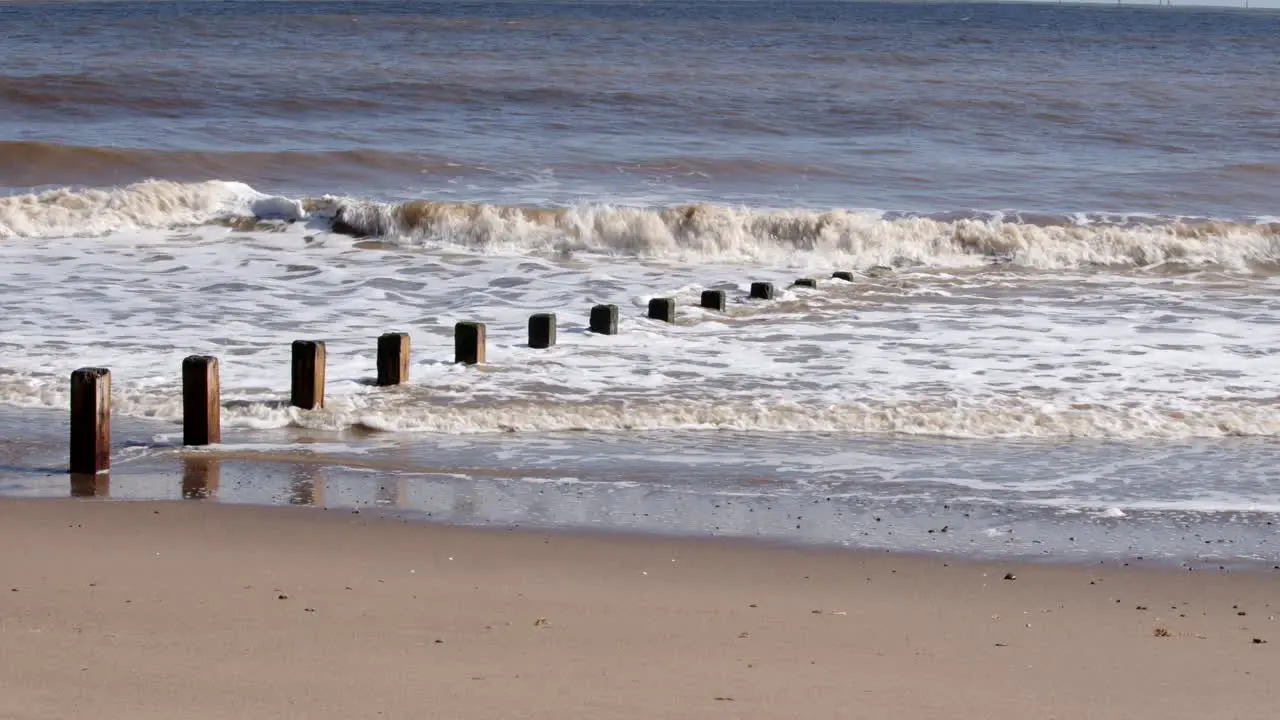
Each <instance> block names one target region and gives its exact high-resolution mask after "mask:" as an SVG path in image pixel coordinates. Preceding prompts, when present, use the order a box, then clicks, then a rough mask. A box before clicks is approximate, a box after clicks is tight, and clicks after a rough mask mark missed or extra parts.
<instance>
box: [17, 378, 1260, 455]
mask: <svg viewBox="0 0 1280 720" xmlns="http://www.w3.org/2000/svg"><path fill="white" fill-rule="evenodd" d="M68 401H69V396H68V395H67V391H66V390H65V388H64V387H63V386H62V385H61V384H59V385H56V386H54V385H50V384H44V383H32V382H27V381H9V382H0V403H5V404H10V405H16V406H21V407H46V408H63V407H66V404H67V402H68ZM112 411H113V412H114V413H121V414H124V415H131V416H135V417H147V418H153V419H158V420H165V421H170V422H174V423H181V421H182V399H181V392H180V391H178V390H177V389H171V390H168V389H166V390H161V389H158V388H156V389H148V390H143V389H130V388H125V387H119V388H115V389H113V391H112ZM222 422H223V425H224V427H228V428H250V429H257V430H263V429H272V428H284V427H297V428H307V429H313V430H345V429H349V428H360V429H363V430H367V431H373V432H408V433H439V434H448V435H470V434H492V433H548V432H582V431H590V432H606V433H609V432H637V431H639V432H646V431H666V430H716V431H740V432H771V433H788V432H804V433H842V434H843V433H850V434H870V435H911V436H925V437H946V438H963V439H996V438H1010V439H1012V438H1032V439H1035V438H1039V439H1071V438H1081V439H1101V440H1105V439H1112V440H1121V439H1125V440H1140V439H1160V440H1171V439H1193V438H1224V437H1280V408H1277V407H1275V406H1273V405H1271V404H1269V403H1263V402H1244V401H1236V402H1232V401H1226V400H1223V401H1214V402H1208V403H1204V404H1202V405H1200V406H1199V407H1184V408H1179V409H1175V408H1172V407H1166V406H1162V405H1159V404H1156V403H1150V404H1148V403H1141V404H1138V403H1118V404H1115V405H1103V404H1089V405H1053V404H1046V403H1031V402H1022V401H1018V400H1010V399H1000V400H996V399H994V398H992V399H989V400H988V401H987V402H974V403H966V404H956V403H947V402H938V401H936V400H906V401H874V400H869V401H866V402H858V403H847V404H839V405H825V404H813V403H797V402H776V401H775V402H744V401H741V400H729V399H720V400H712V399H705V400H704V399H670V400H661V401H658V400H630V401H606V400H582V401H574V402H563V401H545V400H512V401H504V402H466V401H459V402H449V403H443V404H442V403H422V402H418V401H416V400H412V401H406V400H405V399H404V398H403V397H402V396H399V395H396V394H379V393H372V394H364V393H358V394H350V395H335V396H332V397H329V398H327V400H326V406H325V408H324V409H322V410H300V409H298V408H293V407H287V406H286V405H285V404H284V403H283V402H282V401H281V400H280V399H279V398H273V399H260V400H244V399H241V400H231V401H225V402H224V407H223V410H222Z"/></svg>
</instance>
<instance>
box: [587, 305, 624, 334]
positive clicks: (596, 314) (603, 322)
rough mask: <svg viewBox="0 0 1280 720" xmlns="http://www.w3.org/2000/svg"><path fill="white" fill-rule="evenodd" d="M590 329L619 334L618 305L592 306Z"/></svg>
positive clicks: (597, 331) (602, 332)
mask: <svg viewBox="0 0 1280 720" xmlns="http://www.w3.org/2000/svg"><path fill="white" fill-rule="evenodd" d="M590 329H591V332H593V333H599V334H601V335H617V334H618V306H617V305H596V306H595V307H593V308H591V323H590Z"/></svg>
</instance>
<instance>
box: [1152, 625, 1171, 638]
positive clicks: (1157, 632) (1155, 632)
mask: <svg viewBox="0 0 1280 720" xmlns="http://www.w3.org/2000/svg"><path fill="white" fill-rule="evenodd" d="M1151 634H1152V635H1155V636H1156V637H1173V633H1171V632H1169V631H1168V630H1167V629H1165V628H1162V627H1158V628H1156V629H1155V630H1153V631H1152V632H1151Z"/></svg>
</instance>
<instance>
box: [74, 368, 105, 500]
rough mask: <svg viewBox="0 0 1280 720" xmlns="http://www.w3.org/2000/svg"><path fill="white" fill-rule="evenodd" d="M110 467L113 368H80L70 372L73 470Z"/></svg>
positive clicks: (83, 472)
mask: <svg viewBox="0 0 1280 720" xmlns="http://www.w3.org/2000/svg"><path fill="white" fill-rule="evenodd" d="M110 468H111V371H110V370H108V369H106V368H80V369H79V370H76V371H75V372H73V373H71V474H72V475H96V474H98V473H100V472H106V471H107V470H109V469H110Z"/></svg>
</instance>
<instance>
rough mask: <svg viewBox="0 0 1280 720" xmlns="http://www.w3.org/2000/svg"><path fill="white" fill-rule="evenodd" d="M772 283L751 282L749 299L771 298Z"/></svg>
mask: <svg viewBox="0 0 1280 720" xmlns="http://www.w3.org/2000/svg"><path fill="white" fill-rule="evenodd" d="M773 294H774V292H773V283H767V282H753V283H751V299H752V300H772V299H773Z"/></svg>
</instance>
